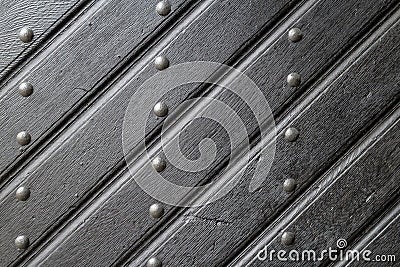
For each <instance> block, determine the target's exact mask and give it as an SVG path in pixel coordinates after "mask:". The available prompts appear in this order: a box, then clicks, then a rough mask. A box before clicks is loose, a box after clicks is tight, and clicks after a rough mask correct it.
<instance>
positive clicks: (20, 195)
mask: <svg viewBox="0 0 400 267" xmlns="http://www.w3.org/2000/svg"><path fill="white" fill-rule="evenodd" d="M30 195H31V191H30V190H29V188H28V187H25V186H21V187H19V188H18V189H17V191H16V192H15V197H16V198H17V199H18V200H19V201H25V200H27V199H28V198H29V197H30Z"/></svg>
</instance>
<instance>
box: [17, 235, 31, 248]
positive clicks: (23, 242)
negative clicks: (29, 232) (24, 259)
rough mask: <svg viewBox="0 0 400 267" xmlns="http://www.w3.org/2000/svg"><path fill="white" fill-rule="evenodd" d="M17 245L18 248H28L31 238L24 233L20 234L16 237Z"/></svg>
mask: <svg viewBox="0 0 400 267" xmlns="http://www.w3.org/2000/svg"><path fill="white" fill-rule="evenodd" d="M15 246H16V247H17V248H18V249H26V248H28V246H29V238H28V237H26V236H24V235H20V236H18V237H17V238H15Z"/></svg>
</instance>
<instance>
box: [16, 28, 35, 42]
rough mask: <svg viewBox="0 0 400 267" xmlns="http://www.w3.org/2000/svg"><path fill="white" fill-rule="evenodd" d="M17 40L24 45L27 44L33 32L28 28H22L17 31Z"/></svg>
mask: <svg viewBox="0 0 400 267" xmlns="http://www.w3.org/2000/svg"><path fill="white" fill-rule="evenodd" d="M18 36H19V39H20V40H21V41H22V42H24V43H29V42H30V41H32V39H33V31H32V30H31V29H29V28H28V27H23V28H22V29H21V30H20V31H19V34H18Z"/></svg>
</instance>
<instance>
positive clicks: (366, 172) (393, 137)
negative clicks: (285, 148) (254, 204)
mask: <svg viewBox="0 0 400 267" xmlns="http://www.w3.org/2000/svg"><path fill="white" fill-rule="evenodd" d="M399 130H400V120H399V118H398V119H397V121H396V122H395V125H393V127H392V128H391V129H389V130H388V132H387V133H385V134H384V135H383V136H379V137H378V139H379V141H378V142H377V143H376V144H374V145H373V146H372V147H369V150H367V151H366V152H365V153H363V154H362V156H361V157H360V158H359V159H358V160H357V161H356V163H353V164H352V165H351V168H350V169H349V170H347V171H345V172H344V173H340V175H339V176H338V177H337V178H336V179H333V180H334V182H333V183H332V184H329V185H328V186H326V189H327V191H326V192H324V194H323V195H322V196H321V197H320V198H318V199H317V200H316V201H315V202H314V203H312V204H311V205H310V206H308V207H307V208H306V209H304V210H303V211H301V212H300V213H299V216H298V217H296V218H294V219H293V220H291V221H290V223H289V224H288V225H286V226H285V228H284V229H282V231H280V232H279V234H278V235H277V236H276V237H275V238H273V240H272V241H271V242H270V243H268V244H265V245H268V250H275V251H278V250H285V251H290V250H292V249H294V250H296V251H304V250H314V251H316V252H317V254H318V255H320V252H321V251H322V250H323V249H328V248H329V247H331V248H332V249H336V248H337V241H338V240H340V239H344V240H346V242H347V244H348V246H349V247H350V245H351V241H352V239H353V238H354V237H353V234H354V233H356V232H361V233H363V231H360V229H363V228H365V227H366V226H368V225H369V223H370V221H371V220H372V219H374V218H376V217H378V216H380V213H381V212H382V209H383V207H385V206H387V205H390V204H391V203H390V202H391V200H392V198H393V196H394V195H396V193H397V192H398V190H399V185H398V182H397V179H398V176H399V174H400V166H399V165H398V164H397V162H399V160H400V148H399V147H398V146H396V145H395V144H398V143H399V141H400V138H399V137H398V132H399ZM361 173H362V175H360V174H361ZM316 186H318V184H317V185H316ZM322 211H327V212H324V213H322ZM284 231H290V232H293V233H294V234H295V238H296V239H295V243H294V245H291V246H284V245H282V244H281V243H280V239H281V235H282V233H283V232H284ZM358 238H360V236H358ZM392 253H396V250H393V251H392ZM324 260H327V257H325V259H324ZM266 262H268V264H270V263H271V262H269V261H268V260H266V261H260V260H256V261H254V262H253V263H252V264H250V266H265V264H266ZM321 262H322V261H315V262H311V263H310V266H319V265H320V264H321ZM271 264H272V265H273V266H281V265H282V266H283V264H285V263H284V262H279V261H278V260H277V259H275V260H274V262H272V263H271ZM303 265H304V262H303V261H301V262H290V266H303Z"/></svg>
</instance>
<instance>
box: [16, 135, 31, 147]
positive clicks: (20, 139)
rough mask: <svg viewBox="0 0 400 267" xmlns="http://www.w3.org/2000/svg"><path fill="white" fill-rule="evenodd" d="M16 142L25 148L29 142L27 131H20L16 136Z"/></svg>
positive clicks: (29, 137) (29, 136)
mask: <svg viewBox="0 0 400 267" xmlns="http://www.w3.org/2000/svg"><path fill="white" fill-rule="evenodd" d="M17 142H18V144H20V145H21V146H26V145H27V144H29V143H30V142H31V135H30V134H29V133H28V132H27V131H22V132H19V133H18V134H17Z"/></svg>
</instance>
